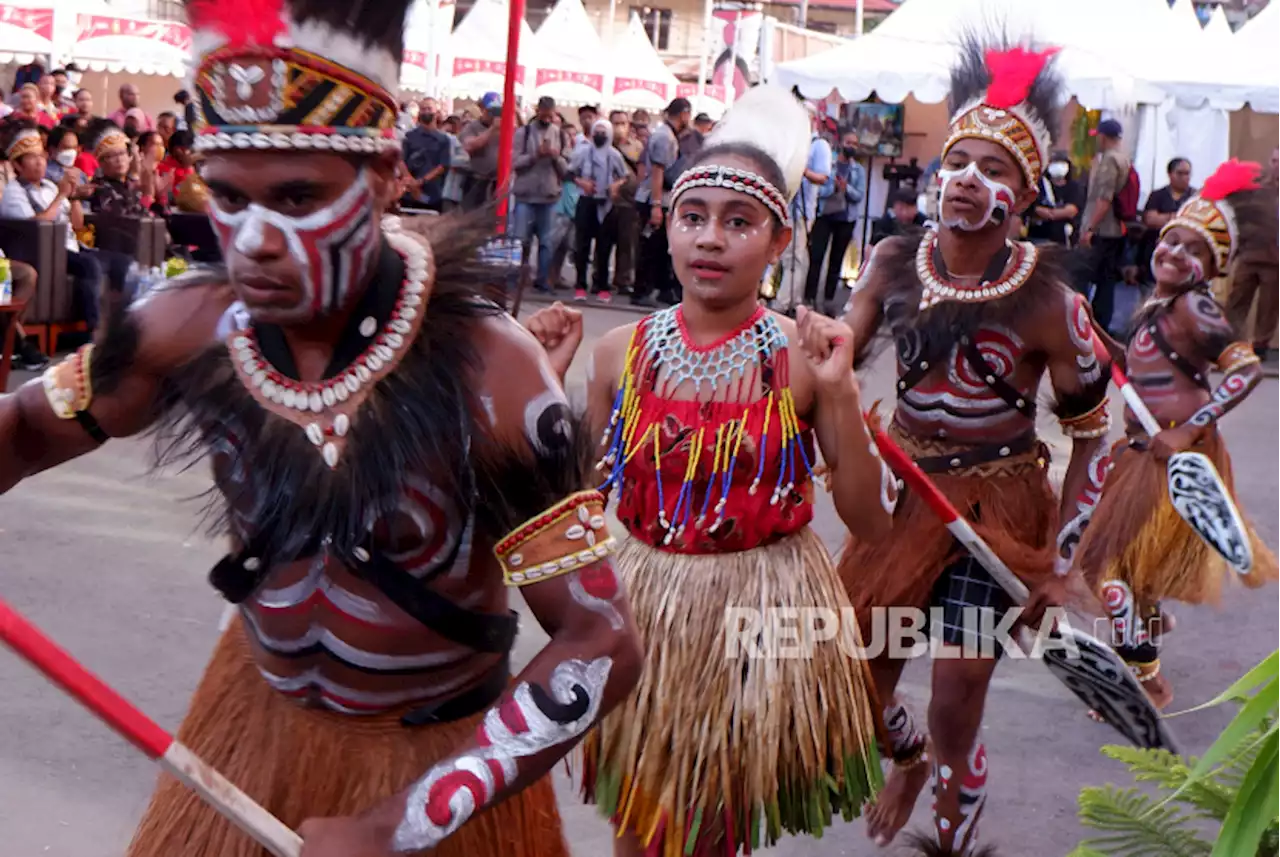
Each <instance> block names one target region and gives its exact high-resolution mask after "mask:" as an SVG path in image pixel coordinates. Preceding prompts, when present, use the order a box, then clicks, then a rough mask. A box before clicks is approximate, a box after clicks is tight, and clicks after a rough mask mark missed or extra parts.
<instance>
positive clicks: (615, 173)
mask: <svg viewBox="0 0 1280 857" xmlns="http://www.w3.org/2000/svg"><path fill="white" fill-rule="evenodd" d="M569 175H570V176H572V177H573V181H574V183H575V184H577V186H578V187H580V188H582V196H581V198H579V199H578V209H577V212H576V214H575V218H574V248H573V256H574V261H575V262H576V263H577V268H578V285H577V290H576V291H575V292H574V293H573V299H574V300H576V301H585V300H586V299H587V267H588V265H589V264H590V262H591V245H592V244H593V243H594V244H595V249H596V256H595V277H594V280H593V282H592V285H591V291H592V293H593V294H595V295H596V296H597V297H598V298H599V299H600V300H602V301H605V302H608V301H609V255H610V254H611V253H612V252H613V245H614V244H615V243H617V235H618V218H617V217H616V216H615V215H614V213H613V201H614V200H615V199H616V198H617V196H618V191H619V190H620V189H621V188H622V185H623V183H624V182H625V181H626V180H627V175H628V173H627V165H626V163H625V162H624V161H623V160H622V153H621V152H619V151H618V150H617V149H615V148H614V147H613V126H612V125H610V124H609V123H608V122H607V121H606V120H604V119H597V120H596V121H595V124H594V125H592V126H591V147H590V148H588V149H578V150H577V151H575V152H574V153H573V158H572V159H571V160H570V162H569Z"/></svg>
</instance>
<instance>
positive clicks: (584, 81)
mask: <svg viewBox="0 0 1280 857" xmlns="http://www.w3.org/2000/svg"><path fill="white" fill-rule="evenodd" d="M533 48H534V53H535V54H536V55H537V56H539V57H541V58H542V62H541V64H540V65H539V66H538V71H537V75H536V76H535V78H534V87H533V97H535V98H541V97H542V96H544V95H549V96H551V97H552V98H554V99H555V100H556V102H557V103H559V104H595V105H599V104H600V103H601V102H602V101H605V100H606V99H605V81H606V73H605V72H606V70H607V69H609V68H611V67H612V68H618V67H619V66H618V64H617V61H616V59H614V58H612V57H610V56H609V55H608V53H607V52H606V51H605V48H604V43H603V42H602V41H600V36H599V35H598V34H597V33H596V28H595V27H594V26H592V24H591V20H590V19H589V18H588V17H587V10H586V9H585V8H584V7H583V5H582V0H559V2H558V3H556V5H555V8H553V9H552V10H551V13H550V14H549V15H547V18H546V20H545V21H543V22H542V26H541V27H539V28H538V32H537V33H535V34H534V37H533ZM584 133H589V132H584Z"/></svg>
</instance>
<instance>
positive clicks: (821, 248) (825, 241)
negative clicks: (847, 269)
mask: <svg viewBox="0 0 1280 857" xmlns="http://www.w3.org/2000/svg"><path fill="white" fill-rule="evenodd" d="M852 238H853V223H852V222H849V221H845V220H843V219H841V218H837V217H819V218H818V219H817V220H815V221H814V222H813V230H812V231H811V232H810V233H809V274H808V276H807V277H806V278H805V282H804V302H805V303H806V304H808V305H809V306H814V305H815V304H816V303H817V300H818V276H819V275H820V274H821V272H822V260H823V258H825V257H826V255H827V246H828V245H830V247H831V259H830V261H829V262H828V263H827V287H826V289H825V290H824V292H823V299H824V300H825V301H826V302H827V303H830V302H831V301H833V300H834V299H835V296H836V287H837V286H838V285H839V284H840V269H841V268H842V267H844V254H845V252H846V251H848V249H849V241H850V240H852Z"/></svg>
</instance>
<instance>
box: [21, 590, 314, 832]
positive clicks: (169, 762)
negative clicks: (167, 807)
mask: <svg viewBox="0 0 1280 857" xmlns="http://www.w3.org/2000/svg"><path fill="white" fill-rule="evenodd" d="M0 640H2V641H3V642H4V643H5V645H7V646H8V647H9V648H11V649H13V650H14V651H15V652H17V653H18V654H19V655H21V656H22V657H23V658H24V659H25V660H26V661H27V662H28V663H30V664H31V665H32V666H33V667H35V668H36V669H38V670H40V672H42V673H44V675H45V677H46V678H48V679H49V680H50V681H52V682H53V683H54V684H56V685H58V686H59V687H61V688H62V689H63V690H65V691H66V692H67V693H69V694H71V695H72V696H73V697H75V698H76V700H77V701H78V702H79V703H80V704H81V705H83V706H84V707H85V708H87V709H89V710H90V711H92V712H93V713H94V714H96V715H97V716H98V717H99V718H100V719H102V721H103V722H105V723H106V724H107V725H108V726H110V727H111V728H112V729H114V730H115V731H116V732H117V733H119V735H120V736H121V737H122V738H124V739H125V740H127V741H128V742H129V743H131V744H133V746H135V747H137V748H138V749H139V750H141V751H142V752H143V753H145V754H146V755H147V756H148V757H149V758H150V759H151V760H152V761H154V762H157V763H159V765H160V767H161V768H162V769H163V770H165V771H167V772H168V773H170V774H172V775H173V776H175V777H177V778H178V780H180V781H181V782H182V783H183V784H184V785H186V786H187V787H189V788H190V789H192V790H193V791H195V793H196V794H198V795H199V796H200V797H201V798H202V799H203V800H204V801H205V802H207V803H208V804H209V805H210V806H212V807H213V808H214V809H216V810H218V812H220V813H222V814H223V815H225V816H226V817H227V818H228V819H230V820H231V821H232V822H233V823H234V824H235V825H236V826H237V827H239V828H240V829H241V830H243V831H244V832H245V833H247V834H249V835H250V836H252V837H253V838H254V839H255V840H257V842H258V843H259V844H260V845H262V846H263V847H264V848H266V849H267V850H268V851H270V852H271V853H272V854H274V855H275V857H298V855H299V854H301V853H302V840H301V839H300V838H299V837H298V834H296V833H294V832H293V831H292V830H290V829H289V828H288V827H287V826H286V825H285V824H284V823H283V822H281V821H280V820H279V819H278V818H276V817H275V816H273V815H271V814H270V813H269V812H267V811H266V810H265V809H263V808H262V807H260V806H258V804H256V803H254V802H253V800H251V799H250V798H249V796H248V795H246V794H245V793H244V792H242V791H240V789H238V788H236V787H235V786H234V785H232V784H231V782H230V781H228V780H227V779H226V778H225V777H223V776H222V775H221V774H219V773H218V772H217V771H215V770H214V769H213V768H211V767H209V766H208V765H207V764H205V763H204V762H202V761H201V760H200V759H199V758H197V757H196V755H195V754H194V753H192V752H191V751H190V750H188V749H187V748H186V747H184V746H183V745H182V744H180V743H178V742H177V741H175V740H174V738H173V736H172V735H170V734H169V733H168V732H165V731H164V730H163V729H161V728H160V727H159V725H157V724H156V722H155V721H153V720H152V719H151V718H149V717H147V716H146V715H145V714H143V713H142V712H141V711H139V710H138V709H137V708H135V707H134V706H133V705H131V704H130V703H129V702H128V701H127V700H125V698H124V697H122V696H121V695H120V694H118V693H116V691H114V690H113V689H111V687H109V686H108V685H106V684H105V683H103V681H102V680H101V679H99V678H98V677H97V676H95V675H93V674H92V673H90V672H89V671H88V670H86V669H85V668H84V667H83V666H81V665H80V664H79V663H78V662H77V661H76V660H75V659H74V658H72V657H71V656H70V655H69V654H67V653H66V652H65V651H64V650H63V649H61V648H60V647H59V646H58V644H57V643H55V642H53V640H51V639H49V638H48V637H47V636H45V635H44V633H43V632H42V631H41V630H40V629H39V628H37V627H36V626H35V625H32V624H31V623H30V622H29V621H27V619H26V618H25V617H24V616H22V614H20V613H18V612H17V611H16V610H14V609H13V608H12V607H10V606H9V605H8V604H7V603H5V602H4V601H3V600H0Z"/></svg>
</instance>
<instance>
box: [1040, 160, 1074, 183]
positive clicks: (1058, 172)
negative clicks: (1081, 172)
mask: <svg viewBox="0 0 1280 857" xmlns="http://www.w3.org/2000/svg"><path fill="white" fill-rule="evenodd" d="M1046 172H1048V173H1049V178H1051V179H1065V178H1066V177H1067V173H1069V172H1071V165H1070V164H1068V163H1066V162H1065V161H1054V162H1053V163H1052V164H1050V165H1049V169H1048V170H1047V171H1046Z"/></svg>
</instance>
